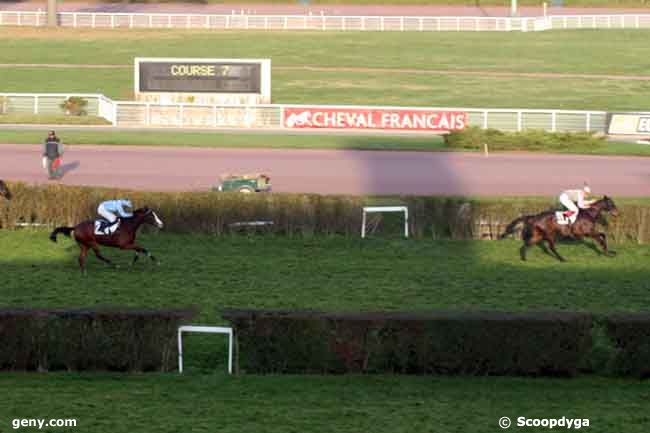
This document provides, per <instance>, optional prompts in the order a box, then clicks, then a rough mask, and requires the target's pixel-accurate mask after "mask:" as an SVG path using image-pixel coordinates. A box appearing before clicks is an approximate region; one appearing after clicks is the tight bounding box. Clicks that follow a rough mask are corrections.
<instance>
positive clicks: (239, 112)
mask: <svg viewBox="0 0 650 433" xmlns="http://www.w3.org/2000/svg"><path fill="white" fill-rule="evenodd" d="M70 96H80V97H82V98H85V99H86V100H87V101H88V107H87V111H88V114H89V115H92V116H99V117H102V118H104V119H106V120H108V121H109V122H110V123H111V124H112V125H114V126H125V127H138V126H145V127H146V126H152V127H181V128H183V127H186V128H249V129H284V128H285V125H284V117H283V116H284V109H285V108H300V107H304V106H301V105H284V104H270V105H254V106H252V105H251V106H242V105H199V104H170V105H162V104H152V103H146V102H132V101H128V102H125V101H113V100H111V99H109V98H107V97H105V96H104V95H99V94H63V93H40V94H36V93H33V94H27V93H0V102H2V104H0V109H3V110H4V111H5V112H6V113H34V114H62V110H61V108H60V106H59V105H60V104H61V102H63V101H64V100H65V99H66V98H68V97H70ZM308 107H310V108H312V109H313V108H341V106H316V105H309V106H308ZM344 108H373V109H380V108H400V109H409V108H410V107H377V106H373V107H367V106H365V107H359V106H344ZM421 108H422V107H418V108H415V109H421ZM432 110H440V111H463V112H466V113H467V116H468V124H469V125H470V126H478V127H481V128H494V129H500V130H504V131H522V130H524V129H543V130H547V131H566V132H580V131H589V132H605V129H606V116H607V113H606V112H604V111H569V110H527V109H483V108H440V107H436V108H432ZM292 131H298V130H292Z"/></svg>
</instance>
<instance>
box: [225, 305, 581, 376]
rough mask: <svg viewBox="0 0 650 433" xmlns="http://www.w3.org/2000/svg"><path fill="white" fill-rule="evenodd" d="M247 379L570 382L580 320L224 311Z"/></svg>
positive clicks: (576, 316)
mask: <svg viewBox="0 0 650 433" xmlns="http://www.w3.org/2000/svg"><path fill="white" fill-rule="evenodd" d="M223 317H224V318H225V319H227V320H229V321H230V322H232V324H233V326H234V328H235V332H236V335H237V344H238V350H239V351H240V352H241V356H240V357H239V358H240V359H239V367H240V368H241V369H242V370H243V371H245V372H249V373H386V372H390V373H406V374H465V375H551V376H572V375H575V374H576V373H577V372H578V369H579V366H580V365H581V364H582V363H583V362H584V359H585V358H586V357H587V356H588V354H589V351H590V349H591V327H592V319H591V316H590V315H588V314H580V313H431V314H399V313H364V314H326V313H319V312H277V311H255V310H229V311H226V312H225V313H224V315H223Z"/></svg>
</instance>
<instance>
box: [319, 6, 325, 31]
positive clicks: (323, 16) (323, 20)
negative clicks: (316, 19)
mask: <svg viewBox="0 0 650 433" xmlns="http://www.w3.org/2000/svg"><path fill="white" fill-rule="evenodd" d="M320 19H321V28H322V30H323V31H324V30H325V15H323V12H322V11H321V15H320Z"/></svg>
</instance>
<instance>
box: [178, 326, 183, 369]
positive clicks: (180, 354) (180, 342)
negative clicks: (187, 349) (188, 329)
mask: <svg viewBox="0 0 650 433" xmlns="http://www.w3.org/2000/svg"><path fill="white" fill-rule="evenodd" d="M182 332H183V331H181V328H178V372H179V373H182V372H183V337H182V336H181V334H182Z"/></svg>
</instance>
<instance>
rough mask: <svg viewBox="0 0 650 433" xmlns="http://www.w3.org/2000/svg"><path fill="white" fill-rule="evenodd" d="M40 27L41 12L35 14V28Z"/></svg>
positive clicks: (0, 19) (0, 17)
mask: <svg viewBox="0 0 650 433" xmlns="http://www.w3.org/2000/svg"><path fill="white" fill-rule="evenodd" d="M1 23H2V14H0V24H1ZM40 26H41V10H40V9H39V10H38V11H37V12H36V27H40Z"/></svg>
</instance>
